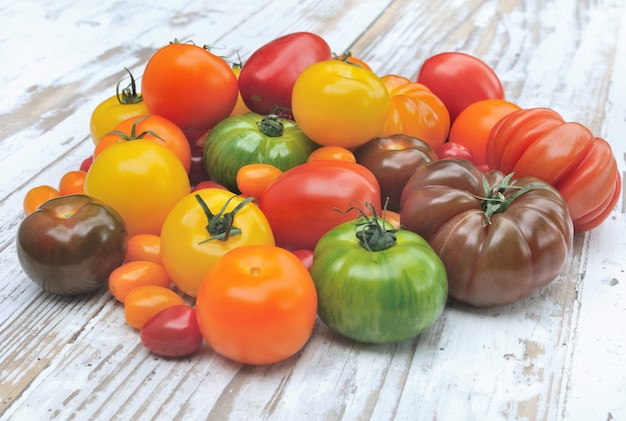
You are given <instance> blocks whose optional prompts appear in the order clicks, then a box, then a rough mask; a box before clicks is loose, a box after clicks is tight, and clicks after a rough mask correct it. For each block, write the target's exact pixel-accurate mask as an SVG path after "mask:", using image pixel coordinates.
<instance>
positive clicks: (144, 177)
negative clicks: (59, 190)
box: [85, 139, 191, 236]
mask: <svg viewBox="0 0 626 421" xmlns="http://www.w3.org/2000/svg"><path fill="white" fill-rule="evenodd" d="M190 190H191V186H190V183H189V177H188V176H187V172H186V171H185V168H184V167H183V165H182V164H181V162H180V160H179V159H178V158H177V157H176V155H174V153H173V152H172V151H170V150H169V149H167V148H166V147H165V146H162V145H159V144H158V143H155V142H152V141H149V140H142V139H140V140H133V141H132V142H123V143H116V144H115V145H111V146H109V147H108V148H106V149H105V150H104V151H102V153H101V154H100V155H98V157H97V158H96V159H95V160H94V161H93V164H92V165H91V167H90V168H89V171H87V178H86V179H85V193H86V194H87V195H89V196H92V197H94V198H96V199H99V200H100V201H102V202H104V203H105V204H107V205H109V206H111V207H112V208H113V209H115V210H116V211H117V212H118V213H119V214H120V215H121V217H122V219H124V222H125V224H126V228H127V229H128V234H129V235H131V236H132V235H136V234H154V235H159V234H160V232H161V226H162V225H163V221H165V218H166V217H167V215H168V213H169V212H170V210H172V208H173V207H174V206H175V205H176V204H177V203H178V202H179V201H180V200H181V199H182V198H183V197H185V196H186V195H188V194H189V191H190Z"/></svg>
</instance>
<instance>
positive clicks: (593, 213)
mask: <svg viewBox="0 0 626 421" xmlns="http://www.w3.org/2000/svg"><path fill="white" fill-rule="evenodd" d="M487 151H488V160H489V165H491V166H493V168H494V169H498V170H500V171H503V172H507V173H508V172H515V175H516V176H517V177H523V176H527V175H531V176H535V177H538V178H540V179H542V180H544V181H546V182H547V183H550V184H551V185H553V186H554V187H556V189H557V190H558V191H559V193H560V194H561V195H562V196H563V198H564V199H565V201H566V202H567V205H568V207H569V211H570V214H571V216H572V219H573V221H574V230H575V232H584V231H588V230H591V229H593V228H595V227H597V226H598V225H600V223H602V221H604V220H605V219H606V218H607V217H608V216H609V214H610V213H611V212H612V211H613V207H614V206H615V203H617V200H618V199H619V196H620V194H621V185H622V179H621V176H620V171H619V168H618V166H617V162H616V160H615V156H614V155H613V152H612V150H611V146H610V145H609V144H608V143H607V142H606V141H605V140H604V139H601V138H598V137H595V136H594V135H593V134H592V133H591V131H590V130H589V129H588V128H586V127H585V126H583V125H582V124H580V123H576V122H565V121H564V120H563V118H562V117H561V116H560V115H559V114H558V113H557V112H556V111H554V110H551V109H548V108H529V109H523V110H520V111H517V112H514V113H512V114H509V115H508V116H507V117H505V118H503V119H502V120H500V122H499V123H498V124H497V125H496V127H494V129H493V131H492V133H491V137H490V138H489V147H488V148H487Z"/></svg>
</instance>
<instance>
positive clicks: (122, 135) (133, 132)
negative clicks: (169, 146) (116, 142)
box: [107, 115, 165, 142]
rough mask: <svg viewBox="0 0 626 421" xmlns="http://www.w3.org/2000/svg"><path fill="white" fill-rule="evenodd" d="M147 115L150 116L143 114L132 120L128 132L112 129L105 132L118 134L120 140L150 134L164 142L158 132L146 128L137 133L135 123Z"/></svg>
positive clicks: (141, 137)
mask: <svg viewBox="0 0 626 421" xmlns="http://www.w3.org/2000/svg"><path fill="white" fill-rule="evenodd" d="M148 117H150V116H149V115H145V116H143V117H141V118H138V119H137V120H135V121H134V122H133V125H132V127H131V129H130V133H124V132H123V131H121V130H112V131H110V132H108V133H107V134H116V135H118V136H119V137H120V140H123V141H129V140H139V139H143V138H144V137H146V135H148V134H150V135H152V136H154V137H156V138H157V139H160V140H162V141H163V142H165V139H163V138H162V137H161V136H159V135H158V134H156V133H155V132H154V131H152V130H146V131H145V132H141V133H139V134H137V125H138V124H139V123H140V122H142V121H143V120H145V119H146V118H148Z"/></svg>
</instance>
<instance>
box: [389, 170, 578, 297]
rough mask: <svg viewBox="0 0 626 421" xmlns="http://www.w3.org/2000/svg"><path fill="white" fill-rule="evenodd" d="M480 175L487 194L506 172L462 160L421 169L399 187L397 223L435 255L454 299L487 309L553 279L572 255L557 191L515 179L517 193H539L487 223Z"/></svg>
mask: <svg viewBox="0 0 626 421" xmlns="http://www.w3.org/2000/svg"><path fill="white" fill-rule="evenodd" d="M483 177H484V180H485V182H486V183H487V184H488V185H489V186H490V188H491V187H492V186H495V185H496V184H498V183H501V182H502V180H503V179H504V174H503V173H501V172H499V171H489V172H487V173H483V172H481V171H480V169H479V168H478V167H476V166H475V165H474V164H473V163H471V162H470V161H467V160H465V159H460V158H448V159H440V160H437V161H433V162H431V163H430V164H427V165H425V166H423V167H422V168H420V169H419V170H417V171H416V172H415V174H414V175H413V176H412V177H411V178H410V179H409V181H408V182H407V184H406V186H405V188H404V191H403V193H402V204H401V208H400V222H401V223H402V225H404V226H405V227H406V228H407V229H408V230H411V231H413V232H415V233H417V234H419V235H421V236H422V237H424V238H425V239H426V240H427V241H428V243H429V244H430V245H431V246H432V247H433V249H434V250H435V251H436V252H437V254H438V255H439V257H440V258H441V260H442V261H443V263H444V265H445V267H446V271H447V273H448V283H449V295H450V296H451V297H452V298H454V299H455V300H457V301H461V302H464V303H467V304H470V305H473V306H477V307H492V306H499V305H505V304H511V303H513V302H516V301H518V300H521V299H523V298H525V297H528V296H530V295H531V294H533V293H534V292H535V291H537V290H538V289H539V288H541V287H543V286H545V285H547V284H549V283H550V282H552V281H553V280H555V279H556V277H557V276H558V275H559V273H560V272H561V270H562V268H563V265H564V264H565V263H566V261H567V259H568V257H569V253H570V250H571V249H572V243H573V224H572V220H571V217H570V214H569V211H568V208H567V204H566V202H565V201H564V200H563V198H562V197H561V195H560V194H559V193H558V191H557V190H556V189H554V188H553V187H552V186H550V185H549V184H546V183H545V182H544V181H543V180H539V179H538V178H535V177H522V178H518V179H513V180H512V184H513V185H515V186H517V187H518V188H524V187H526V186H528V185H530V184H533V183H534V184H537V185H539V187H538V188H535V189H531V190H529V191H526V192H525V193H523V194H521V195H519V196H518V197H517V198H516V199H515V200H513V202H512V203H511V204H510V205H509V206H508V208H506V209H505V210H504V211H502V212H500V213H494V214H493V215H492V216H491V217H490V221H489V222H488V221H487V219H486V216H485V211H484V208H483V203H482V198H485V197H486V196H487V192H486V191H485V186H484V185H483ZM517 191H519V190H517V189H506V190H504V191H503V192H502V194H503V195H504V196H505V197H510V196H511V195H512V194H514V193H515V192H517Z"/></svg>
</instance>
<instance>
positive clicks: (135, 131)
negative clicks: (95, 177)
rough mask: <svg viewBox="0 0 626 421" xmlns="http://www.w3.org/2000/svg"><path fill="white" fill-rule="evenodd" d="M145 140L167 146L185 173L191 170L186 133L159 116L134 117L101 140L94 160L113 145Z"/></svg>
mask: <svg viewBox="0 0 626 421" xmlns="http://www.w3.org/2000/svg"><path fill="white" fill-rule="evenodd" d="M136 139H144V140H150V141H152V142H155V143H158V144H159V145H163V146H165V147H166V148H167V149H169V150H170V151H172V152H174V155H176V156H177V157H178V159H179V160H180V163H181V164H183V167H184V168H185V171H187V173H189V169H190V168H191V146H190V145H189V142H188V141H187V137H186V136H185V133H183V131H182V130H181V129H180V127H178V126H177V125H176V124H174V123H173V122H171V121H170V120H168V119H167V118H165V117H161V116H158V115H145V114H144V115H138V116H132V117H130V118H128V119H126V120H124V121H122V122H121V123H120V124H118V125H117V126H115V128H114V129H113V130H112V131H110V132H109V133H107V134H105V135H104V136H102V137H101V138H100V141H99V142H98V143H97V144H96V147H95V149H94V152H93V157H94V159H95V158H97V157H98V155H100V153H101V152H102V151H103V150H105V149H106V148H108V147H109V146H111V145H114V144H116V143H121V142H126V141H129V140H136Z"/></svg>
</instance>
